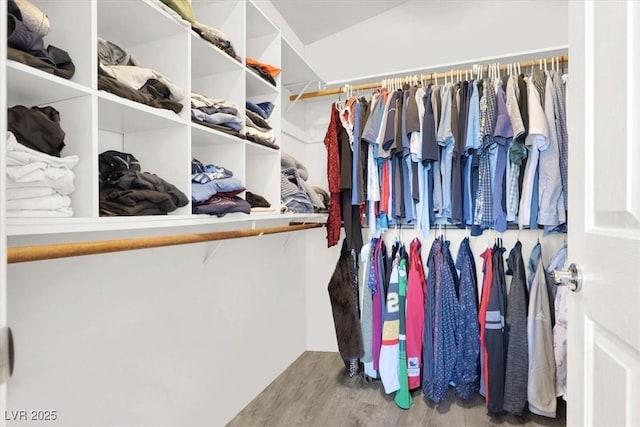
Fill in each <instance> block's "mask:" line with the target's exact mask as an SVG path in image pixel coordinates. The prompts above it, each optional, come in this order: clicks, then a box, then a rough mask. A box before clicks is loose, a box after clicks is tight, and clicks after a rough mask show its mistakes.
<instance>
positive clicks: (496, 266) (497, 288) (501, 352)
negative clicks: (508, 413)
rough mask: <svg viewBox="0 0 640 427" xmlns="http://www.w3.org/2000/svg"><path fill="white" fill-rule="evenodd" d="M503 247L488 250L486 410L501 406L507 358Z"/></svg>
mask: <svg viewBox="0 0 640 427" xmlns="http://www.w3.org/2000/svg"><path fill="white" fill-rule="evenodd" d="M504 252H505V249H504V248H503V247H498V246H497V245H495V246H494V247H493V251H492V263H493V280H492V282H491V293H490V295H489V304H488V306H487V322H486V326H485V333H484V342H485V346H486V348H487V359H488V363H487V366H488V371H489V375H488V379H489V380H488V390H487V394H488V397H489V400H488V402H487V410H488V411H489V412H491V413H500V412H502V411H503V408H504V375H505V365H506V361H507V334H506V329H505V325H504V316H505V315H506V308H507V307H506V306H507V300H506V297H507V291H506V278H505V273H504V260H503V258H502V257H503V253H504Z"/></svg>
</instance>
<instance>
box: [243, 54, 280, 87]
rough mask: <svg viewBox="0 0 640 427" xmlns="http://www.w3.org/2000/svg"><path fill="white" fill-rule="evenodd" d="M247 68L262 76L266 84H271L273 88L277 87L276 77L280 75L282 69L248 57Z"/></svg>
mask: <svg viewBox="0 0 640 427" xmlns="http://www.w3.org/2000/svg"><path fill="white" fill-rule="evenodd" d="M247 67H249V68H250V69H251V70H253V72H255V73H256V74H257V75H258V76H260V77H261V78H262V79H263V80H265V81H266V82H269V83H270V84H272V85H273V86H276V80H275V78H276V76H277V75H278V74H280V71H281V70H280V68H278V67H276V66H273V65H271V64H267V63H265V62H260V61H257V60H255V59H253V58H249V57H247Z"/></svg>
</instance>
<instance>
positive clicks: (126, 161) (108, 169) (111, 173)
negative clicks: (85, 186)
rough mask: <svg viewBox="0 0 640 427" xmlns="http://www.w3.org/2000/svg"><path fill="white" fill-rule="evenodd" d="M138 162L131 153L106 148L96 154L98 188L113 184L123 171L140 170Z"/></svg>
mask: <svg viewBox="0 0 640 427" xmlns="http://www.w3.org/2000/svg"><path fill="white" fill-rule="evenodd" d="M141 170H142V169H141V167H140V162H139V161H138V159H136V158H135V156H134V155H133V154H129V153H123V152H120V151H115V150H108V151H105V152H103V153H100V154H99V155H98V171H99V173H100V175H99V178H100V188H103V187H108V186H112V185H115V184H114V182H115V181H117V180H118V179H119V178H120V177H121V176H122V174H123V173H124V172H140V171H141Z"/></svg>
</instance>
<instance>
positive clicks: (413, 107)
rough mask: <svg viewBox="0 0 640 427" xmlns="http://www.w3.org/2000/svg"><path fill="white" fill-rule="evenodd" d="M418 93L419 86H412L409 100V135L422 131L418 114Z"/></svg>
mask: <svg viewBox="0 0 640 427" xmlns="http://www.w3.org/2000/svg"><path fill="white" fill-rule="evenodd" d="M417 91H418V86H412V87H411V89H409V98H407V133H408V134H409V135H411V134H412V133H413V132H418V131H419V130H420V114H419V113H418V103H417V101H416V92H417Z"/></svg>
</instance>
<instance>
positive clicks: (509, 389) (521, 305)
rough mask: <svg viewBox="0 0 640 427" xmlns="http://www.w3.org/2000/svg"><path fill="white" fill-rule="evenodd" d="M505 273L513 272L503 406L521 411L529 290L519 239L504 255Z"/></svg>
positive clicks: (524, 398) (524, 400) (524, 396)
mask: <svg viewBox="0 0 640 427" xmlns="http://www.w3.org/2000/svg"><path fill="white" fill-rule="evenodd" d="M507 266H508V267H509V268H508V270H507V273H506V274H510V275H511V276H512V279H511V287H510V289H509V302H508V304H507V317H506V322H507V335H508V340H507V342H508V345H507V362H506V368H505V374H504V383H505V385H504V410H505V411H507V412H509V413H511V414H516V415H522V414H523V413H524V410H525V408H526V407H527V384H528V378H529V344H528V339H527V312H528V307H529V295H528V294H529V292H528V290H527V277H526V272H525V266H524V260H523V259H522V244H521V243H520V242H519V241H518V242H517V243H516V244H515V246H514V247H513V249H511V252H510V253H509V258H508V259H507Z"/></svg>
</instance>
